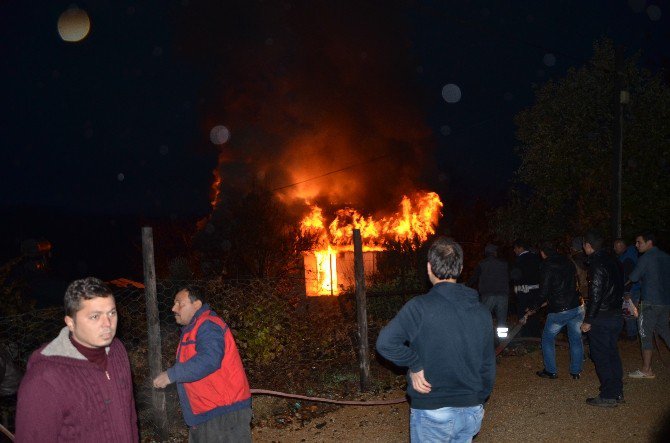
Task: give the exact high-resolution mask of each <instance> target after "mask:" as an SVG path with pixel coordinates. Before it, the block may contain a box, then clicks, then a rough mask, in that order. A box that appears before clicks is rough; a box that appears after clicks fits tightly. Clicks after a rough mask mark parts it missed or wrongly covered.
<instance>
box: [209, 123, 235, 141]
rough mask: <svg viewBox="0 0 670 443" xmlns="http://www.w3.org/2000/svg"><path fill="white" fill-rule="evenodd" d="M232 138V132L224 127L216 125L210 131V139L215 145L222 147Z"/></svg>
mask: <svg viewBox="0 0 670 443" xmlns="http://www.w3.org/2000/svg"><path fill="white" fill-rule="evenodd" d="M229 138H230V131H229V130H228V128H226V127H225V126H223V125H216V126H214V127H213V128H212V130H211V131H209V139H210V140H211V142H212V143H213V144H215V145H222V144H224V143H225V142H227V141H228V139H229Z"/></svg>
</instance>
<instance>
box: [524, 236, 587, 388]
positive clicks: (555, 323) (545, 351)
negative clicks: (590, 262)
mask: <svg viewBox="0 0 670 443" xmlns="http://www.w3.org/2000/svg"><path fill="white" fill-rule="evenodd" d="M540 255H541V256H542V259H543V260H544V263H543V265H542V271H541V279H540V299H539V300H538V301H537V303H538V305H537V306H536V307H535V308H533V311H537V309H539V307H540V306H539V303H540V302H542V301H545V304H546V305H547V306H548V311H549V313H548V314H547V321H546V322H545V324H544V331H543V332H542V357H543V360H544V369H542V370H541V371H537V372H536V374H537V375H538V376H539V377H542V378H550V379H555V378H558V374H557V372H558V371H557V368H556V346H555V339H556V335H557V334H558V333H559V332H560V330H561V329H562V328H563V327H564V326H567V330H568V341H569V343H570V376H571V377H572V378H573V379H575V380H577V379H579V377H580V374H581V372H582V364H583V363H584V347H583V345H582V332H581V330H580V327H581V326H582V321H583V320H584V306H583V305H582V304H581V301H580V299H579V298H580V296H579V293H578V292H577V290H576V285H575V279H576V272H577V271H576V269H575V265H574V264H573V263H572V262H571V261H570V260H569V259H568V258H567V257H565V256H563V255H561V254H559V253H558V252H557V251H556V249H555V248H554V245H553V244H552V243H549V242H545V243H543V244H542V246H541V248H540Z"/></svg>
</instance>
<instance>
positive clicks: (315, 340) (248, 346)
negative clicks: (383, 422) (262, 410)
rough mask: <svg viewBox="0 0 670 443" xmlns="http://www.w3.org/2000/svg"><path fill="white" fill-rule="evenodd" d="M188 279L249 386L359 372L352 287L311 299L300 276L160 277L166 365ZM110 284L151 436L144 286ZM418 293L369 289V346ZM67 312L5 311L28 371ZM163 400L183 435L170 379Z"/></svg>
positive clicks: (5, 324)
mask: <svg viewBox="0 0 670 443" xmlns="http://www.w3.org/2000/svg"><path fill="white" fill-rule="evenodd" d="M186 285H197V286H199V287H201V288H202V289H204V291H205V293H206V294H207V301H208V303H209V304H210V306H211V307H212V309H213V310H214V311H215V312H217V314H219V316H221V317H222V318H223V319H224V321H225V322H226V323H227V324H228V325H229V326H230V328H231V330H232V331H233V334H234V336H235V339H236V342H237V344H238V347H239V349H240V354H241V356H242V358H243V361H244V364H245V369H246V370H247V374H248V376H249V380H250V383H251V385H252V387H257V388H272V389H287V390H292V391H300V390H305V389H306V388H305V386H306V384H305V380H304V377H305V376H306V375H305V374H308V376H311V377H314V378H315V380H314V381H315V382H316V383H317V384H318V383H319V382H320V381H323V380H324V379H325V377H328V376H331V377H335V378H337V377H340V378H341V377H345V378H349V379H351V378H353V379H355V378H356V374H357V363H356V359H357V356H356V337H357V333H356V331H357V326H356V322H355V318H356V312H355V298H354V297H353V295H352V294H348V293H344V294H342V295H340V296H339V297H306V296H305V280H304V279H299V278H298V279H290V278H283V279H274V280H272V279H270V280H267V279H266V280H258V279H254V280H235V281H221V280H196V281H183V280H159V281H158V282H157V301H158V311H159V320H160V335H161V358H162V360H161V361H162V367H163V369H165V368H167V367H170V366H171V365H173V364H174V361H175V351H176V346H177V343H178V340H179V334H180V329H179V326H178V325H177V324H176V323H175V320H174V317H173V315H172V312H171V309H172V306H173V301H174V296H175V294H176V293H177V292H178V291H179V289H181V288H183V287H184V286H186ZM112 289H113V292H114V296H115V299H116V305H117V310H118V313H119V324H118V327H117V337H118V338H119V339H120V340H121V341H122V342H123V343H124V345H125V347H126V349H127V350H128V355H129V359H130V364H131V369H132V373H133V382H134V389H135V399H136V403H137V409H138V419H139V425H140V430H141V432H142V434H143V436H147V435H152V434H154V431H155V424H154V423H153V416H152V413H151V392H152V389H153V388H152V383H151V380H150V373H149V365H148V359H147V354H148V336H147V323H146V312H147V311H146V304H145V294H144V289H143V287H142V286H141V285H139V287H136V286H133V285H129V286H126V287H117V286H113V287H112ZM415 293H418V291H414V293H412V292H395V293H393V292H373V293H371V294H370V295H369V297H368V302H367V305H368V317H369V329H370V334H369V340H370V343H369V344H370V345H371V349H372V348H373V347H374V341H375V340H376V336H377V334H378V331H379V329H380V328H381V327H382V326H383V325H384V324H385V323H386V322H387V321H388V320H389V319H390V318H392V317H393V316H394V315H395V314H396V313H397V311H398V310H399V309H400V307H402V305H403V304H404V303H405V302H406V301H407V300H408V299H409V298H411V297H412V296H413V295H414V294H415ZM63 316H64V312H63V309H62V308H60V307H59V308H48V309H41V310H35V311H33V312H29V313H25V314H21V315H16V316H12V317H2V318H0V340H1V342H2V343H4V345H5V346H6V347H7V348H8V349H9V350H10V354H11V356H12V357H13V358H14V360H15V361H16V363H17V364H18V365H19V366H20V367H21V368H23V369H25V367H26V363H27V361H28V358H29V357H30V354H31V353H32V352H33V351H35V350H36V349H37V348H39V347H40V346H41V345H42V344H44V343H46V342H49V341H51V340H52V339H53V338H55V337H56V335H57V334H58V332H59V331H60V329H61V328H62V327H64V326H65V325H64V321H63ZM342 361H347V362H350V363H351V365H350V369H351V374H348V375H346V374H345V375H342V374H339V375H332V374H331V375H328V374H329V372H328V370H327V368H329V367H332V366H335V365H337V364H341V362H342ZM339 370H340V371H341V368H340V369H339ZM277 385H280V386H277ZM307 391H309V389H307ZM306 393H310V392H306ZM311 393H312V394H314V392H311ZM166 400H167V402H166V403H167V405H168V409H167V413H168V423H171V429H170V433H171V435H174V436H175V439H177V441H179V436H180V435H182V436H183V435H185V434H183V432H182V431H183V430H184V429H185V427H184V425H183V424H182V423H183V422H182V419H181V412H180V410H179V402H178V398H177V394H176V389H174V386H173V385H171V386H170V387H169V388H168V389H167V390H166ZM3 408H5V409H6V408H7V405H4V406H3ZM5 412H7V411H6V410H5ZM9 426H10V427H11V423H9ZM180 432H181V434H180ZM144 441H146V440H144Z"/></svg>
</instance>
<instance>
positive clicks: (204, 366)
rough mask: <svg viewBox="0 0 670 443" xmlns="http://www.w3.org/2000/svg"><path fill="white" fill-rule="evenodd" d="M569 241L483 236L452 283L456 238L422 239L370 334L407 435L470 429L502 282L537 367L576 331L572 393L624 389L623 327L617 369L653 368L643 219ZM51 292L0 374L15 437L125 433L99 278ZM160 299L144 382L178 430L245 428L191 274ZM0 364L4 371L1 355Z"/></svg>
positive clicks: (219, 324)
mask: <svg viewBox="0 0 670 443" xmlns="http://www.w3.org/2000/svg"><path fill="white" fill-rule="evenodd" d="M569 246H570V247H569V249H570V251H569V252H568V253H565V254H561V253H560V252H559V249H558V248H557V245H555V244H553V243H551V242H544V243H541V244H540V245H539V248H537V249H534V248H532V247H531V246H530V245H529V244H528V243H526V242H525V241H523V240H518V241H515V242H514V244H513V249H514V253H515V255H516V259H515V261H514V262H513V263H511V264H508V263H507V262H506V261H505V260H503V259H501V258H499V257H498V256H497V255H498V248H497V247H496V246H495V245H492V244H490V245H487V246H486V248H485V250H484V252H485V258H484V259H483V260H482V261H481V262H480V263H479V264H478V265H477V267H476V269H475V271H474V274H473V276H472V278H470V279H469V280H468V282H467V284H462V283H458V282H459V280H460V278H461V273H462V271H463V262H464V257H463V250H462V248H461V246H460V245H459V244H458V243H456V242H455V241H454V240H452V239H449V238H445V237H440V238H437V239H436V240H435V241H434V242H433V243H432V244H431V246H430V249H429V251H428V257H427V261H426V273H427V276H428V278H429V280H430V282H431V284H432V288H431V289H430V291H429V292H428V293H426V294H424V295H421V296H417V297H414V298H412V299H411V300H410V301H409V302H407V303H406V304H405V305H404V306H403V307H402V309H401V310H400V311H399V312H398V314H397V315H396V316H395V317H394V318H393V319H392V320H391V321H390V322H389V323H388V324H387V325H386V326H385V327H384V328H383V329H382V330H381V331H380V333H379V336H378V339H377V343H376V349H377V353H378V354H379V355H381V356H383V357H384V358H386V359H388V360H389V361H391V362H393V363H394V364H396V365H398V366H401V367H406V368H407V395H408V397H409V401H410V436H411V441H412V442H423V441H470V440H471V439H472V437H473V436H474V435H476V434H477V433H478V432H479V429H480V427H481V422H482V419H483V416H484V405H485V403H486V401H487V400H488V398H489V396H490V395H491V392H492V390H493V386H494V382H495V374H496V359H495V350H494V343H495V336H494V328H493V324H494V323H493V317H492V315H493V316H495V318H496V322H497V324H498V326H502V325H505V326H506V325H507V323H508V315H507V314H508V313H507V311H508V307H509V306H510V303H509V302H510V289H511V290H512V291H513V293H514V295H515V297H514V306H515V307H516V314H517V318H518V319H519V321H520V322H521V323H523V329H522V330H521V333H522V334H523V335H525V336H530V337H538V338H539V337H541V343H542V357H543V360H544V367H543V368H542V369H541V370H538V371H537V376H539V377H541V378H545V379H556V378H558V372H559V370H558V368H557V365H556V356H555V345H554V341H555V338H556V335H557V334H558V333H559V332H560V331H561V330H562V329H563V328H564V327H565V328H566V329H567V335H568V340H569V345H570V368H569V373H570V376H571V377H572V378H573V379H575V380H578V379H579V378H580V374H581V372H582V367H583V364H584V360H585V359H584V356H585V352H584V346H583V334H584V335H585V336H586V337H587V338H588V344H589V355H590V358H591V360H592V361H593V363H594V366H595V370H596V373H597V375H598V378H599V381H600V387H599V394H598V395H596V396H593V397H589V398H587V399H586V403H587V404H589V405H592V406H600V407H616V406H617V405H618V404H619V403H621V402H624V393H623V371H622V365H621V359H620V356H619V352H618V344H617V341H618V339H619V336H620V335H621V332H622V330H624V327H625V331H626V337H627V338H628V339H630V338H631V337H632V338H634V339H637V336H639V338H640V343H641V350H642V366H641V368H640V369H638V370H636V371H634V372H631V373H629V374H628V376H629V377H632V378H640V379H653V378H654V377H655V375H654V372H653V370H652V339H653V336H654V334H658V335H659V336H660V337H661V338H662V339H663V340H664V341H665V343H666V345H668V346H670V326H669V318H670V256H669V255H668V254H666V253H665V252H663V251H662V250H660V249H659V248H658V247H657V246H656V238H655V236H654V235H653V234H652V233H649V232H645V233H642V234H640V235H638V236H637V237H636V240H635V247H634V248H633V247H632V246H627V245H626V243H625V241H624V240H623V239H617V240H615V241H614V243H613V251H614V252H615V253H616V256H615V255H614V254H612V253H610V251H609V250H608V249H609V248H608V247H607V246H606V244H605V240H604V239H603V237H602V236H601V235H600V234H599V233H597V232H596V231H589V232H587V233H586V234H585V235H584V236H583V237H581V238H576V239H575V240H574V241H572V243H571V244H570V245H569ZM473 287H477V288H478V291H477V290H475V289H473ZM64 305H65V318H64V320H65V326H64V327H63V329H62V330H61V331H60V333H59V334H58V336H57V337H56V338H55V339H53V340H52V341H51V342H49V343H47V344H45V345H43V346H42V347H40V348H39V349H38V350H36V351H35V352H34V353H33V354H32V355H31V357H30V359H29V361H28V365H27V370H26V373H25V375H24V377H23V380H21V378H20V374H19V375H17V374H13V375H12V376H10V377H6V378H5V382H6V383H3V384H2V387H3V389H4V388H7V392H8V393H10V394H13V393H14V392H15V391H16V388H17V386H19V385H18V383H19V380H21V382H20V386H19V387H18V401H17V407H16V440H15V441H17V442H35V441H39V442H57V441H98V442H108V441H109V442H137V441H139V434H138V427H137V413H136V409H135V402H134V398H133V384H132V379H131V375H130V364H129V361H128V355H127V353H126V349H125V347H124V345H123V344H122V343H121V342H120V341H119V340H118V339H117V338H115V335H116V327H117V310H116V302H115V299H114V296H113V295H112V291H111V290H110V288H109V287H108V286H107V285H106V284H105V283H104V282H102V281H101V280H99V279H97V278H93V277H89V278H85V279H81V280H76V281H74V282H73V283H71V284H70V285H69V287H68V288H67V290H66V293H65V297H64ZM545 309H546V315H543V314H544V313H545ZM624 309H627V312H626V314H627V315H624V312H623V310H624ZM172 312H173V313H174V317H175V321H176V322H177V323H178V324H179V325H181V326H182V332H181V337H180V340H179V343H178V344H177V353H176V362H175V364H174V365H173V366H171V367H170V368H168V369H167V370H166V371H164V372H162V373H160V374H158V375H157V376H156V377H155V378H154V380H153V387H154V388H155V389H163V388H165V387H166V386H168V385H170V384H172V383H175V384H176V385H177V392H178V395H179V399H180V403H181V410H182V413H183V416H184V421H185V422H186V424H187V425H188V427H189V441H190V442H226V441H231V442H233V441H234V442H245V441H251V431H250V422H251V416H252V412H251V392H250V388H249V383H248V381H247V377H246V374H245V370H244V367H243V364H242V360H241V358H240V354H239V352H238V350H237V346H236V344H235V340H234V338H233V335H232V333H231V331H230V328H229V327H228V326H227V324H226V323H225V322H224V320H223V319H221V318H220V317H218V316H217V315H216V313H215V312H214V311H212V309H211V308H210V306H209V305H208V304H207V303H206V300H205V295H204V293H203V292H202V291H201V290H200V289H198V288H197V287H194V286H186V287H184V288H181V289H180V290H179V291H178V292H177V293H176V295H175V299H174V305H173V308H172ZM542 317H544V326H543V325H542V321H541V318H542ZM624 325H625V326H624ZM5 360H7V359H5V358H4V356H3V358H2V359H0V362H3V361H5ZM5 366H6V365H5ZM2 372H3V374H5V373H8V374H9V372H7V371H5V370H4V366H3V371H2ZM0 381H2V380H0ZM10 391H11V392H10ZM3 392H4V391H3Z"/></svg>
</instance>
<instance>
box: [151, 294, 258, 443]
mask: <svg viewBox="0 0 670 443" xmlns="http://www.w3.org/2000/svg"><path fill="white" fill-rule="evenodd" d="M172 312H174V315H175V320H176V321H177V323H178V324H180V325H182V326H183V328H182V332H181V338H180V340H179V346H178V347H177V362H176V363H175V364H174V366H172V367H171V368H168V370H167V371H164V372H162V373H160V374H159V375H158V377H156V378H155V379H154V382H153V383H154V387H155V388H164V387H166V386H167V385H169V384H170V383H177V392H178V393H179V400H180V403H181V409H182V412H183V414H184V421H186V424H187V425H188V426H189V427H190V430H189V442H208V443H209V442H251V428H250V424H251V392H250V390H249V382H248V381H247V376H246V374H245V373H244V368H243V366H242V360H241V359H240V354H239V352H238V351H237V346H236V345H235V340H234V338H233V335H232V333H231V332H230V328H229V327H228V325H226V324H225V323H224V322H223V320H221V318H220V317H218V316H217V315H216V314H215V313H214V312H213V311H212V310H211V309H210V307H209V305H207V304H206V303H205V302H204V299H203V295H202V293H201V292H200V290H198V289H197V288H196V287H193V286H186V287H184V288H183V289H181V290H180V291H179V292H177V295H176V296H175V299H174V306H173V307H172Z"/></svg>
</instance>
